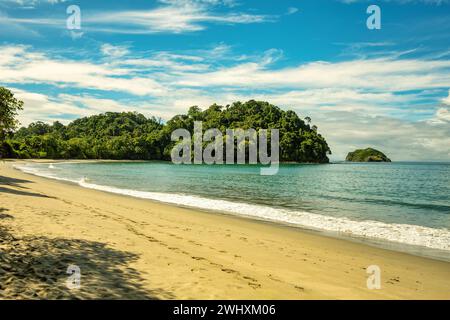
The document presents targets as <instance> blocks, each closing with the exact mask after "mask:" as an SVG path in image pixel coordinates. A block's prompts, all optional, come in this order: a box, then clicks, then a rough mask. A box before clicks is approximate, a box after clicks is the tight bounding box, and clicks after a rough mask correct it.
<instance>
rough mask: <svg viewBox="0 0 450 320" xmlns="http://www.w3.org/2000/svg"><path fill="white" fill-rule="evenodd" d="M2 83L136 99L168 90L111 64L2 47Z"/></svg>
mask: <svg viewBox="0 0 450 320" xmlns="http://www.w3.org/2000/svg"><path fill="white" fill-rule="evenodd" d="M0 63H1V64H0V74H1V75H2V82H3V83H11V84H14V83H21V84H24V83H45V84H53V85H57V86H75V87H79V88H89V89H98V90H106V91H121V92H129V93H131V94H134V95H162V94H165V93H166V89H165V88H164V87H163V86H162V85H160V84H159V83H158V82H157V81H155V80H153V79H150V78H148V77H141V76H133V75H131V74H130V70H127V69H125V68H116V67H112V66H110V65H108V64H101V63H97V64H96V63H92V62H86V61H76V60H68V59H58V58H53V59H52V58H50V57H48V56H47V55H46V54H44V53H41V52H35V51H32V50H30V48H28V47H25V46H3V47H1V50H0Z"/></svg>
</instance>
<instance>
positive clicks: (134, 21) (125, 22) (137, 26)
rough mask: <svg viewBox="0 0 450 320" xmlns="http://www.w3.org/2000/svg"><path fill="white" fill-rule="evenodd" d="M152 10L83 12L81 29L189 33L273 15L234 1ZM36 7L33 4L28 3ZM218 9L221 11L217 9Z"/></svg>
mask: <svg viewBox="0 0 450 320" xmlns="http://www.w3.org/2000/svg"><path fill="white" fill-rule="evenodd" d="M159 2H160V5H158V6H156V7H154V8H151V9H141V10H121V11H109V12H108V11H105V10H103V11H88V10H86V11H85V10H83V9H82V25H83V30H84V31H87V32H103V33H117V34H151V33H178V34H181V33H188V32H195V31H201V30H204V29H206V28H207V25H208V24H222V25H223V24H225V25H236V24H252V23H263V22H271V21H274V20H275V19H276V17H275V16H270V15H264V14H254V13H246V12H240V11H236V10H234V7H235V3H234V2H233V1H214V0H210V1H207V0H203V1H200V0H172V1H159ZM28 3H29V4H30V5H35V4H36V3H37V2H36V1H28ZM218 8H220V9H221V10H218ZM5 19H6V20H7V21H8V23H16V24H31V25H39V26H47V27H56V28H60V27H61V26H64V25H65V19H61V18H52V17H49V18H38V17H34V18H33V19H30V18H23V17H21V18H14V17H5Z"/></svg>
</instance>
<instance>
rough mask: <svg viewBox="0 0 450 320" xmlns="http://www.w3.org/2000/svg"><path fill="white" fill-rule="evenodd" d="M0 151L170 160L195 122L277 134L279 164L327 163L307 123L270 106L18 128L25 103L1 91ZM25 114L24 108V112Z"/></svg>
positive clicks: (323, 145) (323, 146)
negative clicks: (177, 133) (177, 135)
mask: <svg viewBox="0 0 450 320" xmlns="http://www.w3.org/2000/svg"><path fill="white" fill-rule="evenodd" d="M0 90H1V91H0V94H1V95H0V99H1V101H0V103H1V105H0V106H1V111H0V112H1V113H0V115H1V119H0V139H1V140H0V149H1V154H2V156H3V157H10V158H22V159H27V158H41V159H42V158H44V159H45V158H48V159H120V160H121V159H124V160H125V159H127V160H170V152H171V149H172V148H173V146H174V144H175V142H173V141H171V133H172V132H173V131H174V130H175V129H178V128H184V129H187V130H189V131H190V132H191V134H192V133H193V127H194V121H202V124H203V130H207V129H209V128H217V129H219V130H220V131H221V132H222V133H224V132H225V130H226V129H234V128H241V129H244V130H245V129H249V128H253V129H255V130H259V129H279V133H280V137H279V138H280V161H283V162H305V163H328V162H329V159H328V155H329V154H331V150H330V148H329V146H328V144H327V142H326V140H325V138H324V137H323V136H322V135H321V134H320V133H318V128H317V126H315V125H311V119H310V118H309V117H306V118H305V119H304V120H302V119H301V118H300V117H299V116H298V115H297V114H296V113H295V112H294V111H291V110H289V111H284V110H281V109H280V108H279V107H277V106H274V105H272V104H270V103H268V102H263V101H254V100H250V101H247V102H245V103H242V102H234V103H233V104H231V105H226V106H220V105H217V104H213V105H212V106H210V107H209V108H208V109H206V110H201V109H200V108H199V107H197V106H193V107H191V108H189V110H188V112H187V113H186V114H181V115H176V116H174V117H173V118H172V119H170V120H169V121H167V122H164V121H162V120H161V119H157V118H155V117H149V118H148V117H145V116H144V115H142V114H140V113H137V112H106V113H103V114H99V115H93V116H89V117H84V118H80V119H76V120H74V121H72V122H71V123H69V124H67V125H64V124H62V123H61V122H59V121H55V122H53V124H47V123H44V122H40V121H38V122H34V123H31V124H30V125H28V127H22V128H20V129H18V130H16V128H17V124H18V123H17V120H16V116H17V112H18V111H19V110H21V109H22V107H23V103H22V102H21V101H18V100H17V99H15V98H14V97H13V94H12V93H11V92H10V91H9V90H8V89H6V88H1V87H0ZM25 108H26V106H25Z"/></svg>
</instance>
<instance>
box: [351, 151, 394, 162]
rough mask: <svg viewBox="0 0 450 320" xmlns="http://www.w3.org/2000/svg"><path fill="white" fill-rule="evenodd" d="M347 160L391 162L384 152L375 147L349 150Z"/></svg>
mask: <svg viewBox="0 0 450 320" xmlns="http://www.w3.org/2000/svg"><path fill="white" fill-rule="evenodd" d="M345 161H352V162H391V159H389V158H388V157H387V156H386V155H385V154H384V153H383V152H381V151H378V150H376V149H373V148H366V149H357V150H355V151H353V152H349V153H348V154H347V157H346V158H345Z"/></svg>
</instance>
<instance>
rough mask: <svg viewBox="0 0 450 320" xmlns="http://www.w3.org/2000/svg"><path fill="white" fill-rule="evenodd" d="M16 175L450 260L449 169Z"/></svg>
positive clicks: (67, 167)
mask: <svg viewBox="0 0 450 320" xmlns="http://www.w3.org/2000/svg"><path fill="white" fill-rule="evenodd" d="M22 169H23V170H25V171H28V172H31V173H35V174H39V175H43V176H47V177H52V178H59V179H63V180H68V181H72V182H75V183H79V184H80V185H82V186H84V187H87V188H94V189H100V190H104V191H110V192H116V193H121V194H126V195H130V196H135V197H141V198H148V199H153V200H158V201H163V202H168V203H173V204H177V205H183V206H189V207H196V208H201V209H206V210H217V211H221V212H226V213H231V214H237V215H245V216H250V217H253V218H258V219H265V220H270V221H274V222H279V223H288V224H291V225H296V226H299V227H303V228H309V229H314V230H323V231H328V232H332V233H335V234H338V235H344V236H350V237H358V238H363V239H373V240H374V242H380V241H382V242H387V243H393V244H405V245H414V246H420V247H426V248H429V249H437V253H436V252H433V255H434V256H436V255H442V256H446V254H447V253H450V164H449V163H406V162H405V163H401V162H399V163H334V164H328V165H306V164H305V165H299V164H283V165H281V166H280V170H279V173H278V174H277V175H274V176H262V175H260V174H259V173H260V170H259V169H260V167H259V166H252V165H214V166H208V165H173V164H171V163H166V162H139V163H136V162H135V163H125V162H124V163H54V164H51V165H49V164H29V165H27V166H25V167H22ZM413 251H414V250H413ZM416 251H417V250H416ZM419 251H420V250H419Z"/></svg>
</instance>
